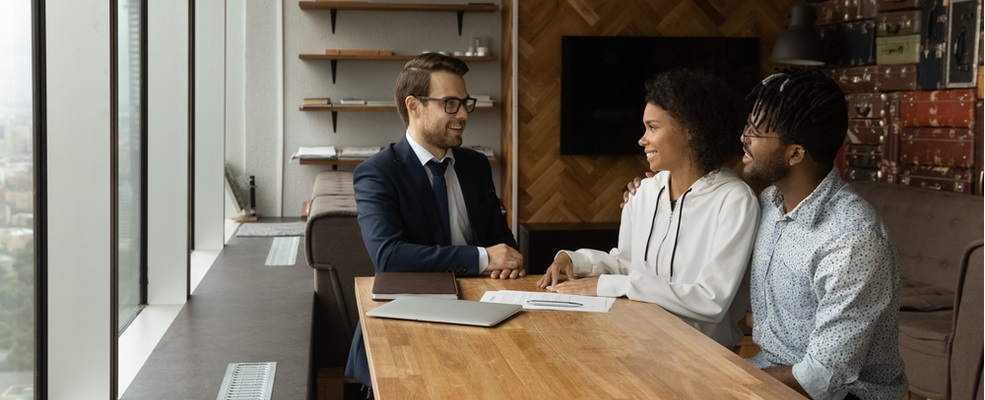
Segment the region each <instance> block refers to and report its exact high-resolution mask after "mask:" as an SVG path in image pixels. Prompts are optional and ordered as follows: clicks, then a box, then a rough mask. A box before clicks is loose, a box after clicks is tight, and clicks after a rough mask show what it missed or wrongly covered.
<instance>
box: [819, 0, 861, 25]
mask: <svg viewBox="0 0 985 400" xmlns="http://www.w3.org/2000/svg"><path fill="white" fill-rule="evenodd" d="M814 8H815V9H816V10H817V21H816V23H817V24H818V25H827V24H837V23H840V22H850V21H858V20H861V19H871V18H875V17H876V0H830V1H825V2H820V3H817V4H816V5H815V6H814Z"/></svg>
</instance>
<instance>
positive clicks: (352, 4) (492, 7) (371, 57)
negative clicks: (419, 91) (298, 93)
mask: <svg viewBox="0 0 985 400" xmlns="http://www.w3.org/2000/svg"><path fill="white" fill-rule="evenodd" d="M298 7H299V8H300V9H301V10H304V11H316V12H317V11H319V10H329V11H331V23H332V34H335V22H336V16H337V12H338V10H359V11H421V12H454V13H456V14H457V16H458V35H459V36H461V35H462V20H463V16H464V14H465V13H467V12H471V13H493V12H498V11H499V5H498V4H496V3H469V4H419V3H380V2H366V1H334V0H303V1H299V2H298ZM381 53H382V54H381ZM387 53H390V51H389V50H326V51H325V53H324V54H321V53H308V54H304V53H303V54H298V59H300V60H301V61H302V62H323V61H329V62H331V71H332V83H333V84H334V83H335V82H336V73H337V70H338V62H339V61H340V60H346V61H400V62H406V61H409V60H412V59H414V58H415V57H417V56H418V55H417V54H387ZM453 57H456V58H458V59H460V60H462V61H465V62H495V61H497V60H498V57H497V56H496V55H495V54H492V53H489V54H486V55H482V56H453ZM298 110H299V111H302V112H331V113H332V131H333V132H337V131H338V113H339V112H377V113H394V112H396V111H397V107H395V106H367V105H339V104H333V105H327V106H326V105H301V106H299V107H298ZM475 111H476V112H483V113H486V112H499V111H500V107H499V106H498V105H494V106H491V107H476V109H475ZM362 161H363V160H361V159H338V158H334V159H324V158H322V159H318V158H314V159H300V160H299V164H300V165H322V166H331V167H332V169H338V167H339V166H340V165H342V166H355V165H358V164H359V163H361V162H362ZM489 162H490V163H491V164H496V163H497V162H498V161H497V160H496V158H495V157H490V158H489Z"/></svg>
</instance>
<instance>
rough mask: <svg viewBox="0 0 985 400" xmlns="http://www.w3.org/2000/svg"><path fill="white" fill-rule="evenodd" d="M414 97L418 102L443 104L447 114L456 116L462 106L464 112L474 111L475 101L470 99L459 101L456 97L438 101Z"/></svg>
mask: <svg viewBox="0 0 985 400" xmlns="http://www.w3.org/2000/svg"><path fill="white" fill-rule="evenodd" d="M414 97H415V98H417V99H418V100H425V101H426V100H434V101H441V102H443V103H444V106H445V112H446V113H448V114H457V113H458V110H459V109H460V108H462V106H463V105H464V106H465V112H472V111H475V102H476V100H475V99H473V98H471V97H466V98H464V99H460V98H457V97H447V98H444V99H438V98H434V97H427V96H414Z"/></svg>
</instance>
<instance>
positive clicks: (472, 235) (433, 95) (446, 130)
mask: <svg viewBox="0 0 985 400" xmlns="http://www.w3.org/2000/svg"><path fill="white" fill-rule="evenodd" d="M466 72H468V67H467V66H466V65H465V63H464V62H462V61H461V60H459V59H457V58H452V57H448V56H443V55H439V54H435V53H428V54H424V55H421V56H419V57H417V58H415V59H413V60H411V61H409V62H408V63H407V64H406V65H405V66H404V70H403V71H402V72H401V73H400V76H399V77H398V78H397V84H396V90H395V96H396V103H397V110H398V112H399V114H400V117H401V118H402V119H403V121H404V124H405V125H406V127H407V132H406V133H405V135H404V138H403V139H402V140H400V141H399V142H396V143H392V144H390V145H389V146H387V147H386V148H384V149H383V151H381V152H380V153H379V154H377V155H375V156H373V157H371V158H370V159H368V160H366V161H365V162H363V163H361V164H359V166H357V167H356V170H355V172H354V174H353V186H354V188H355V193H356V205H357V208H358V220H359V227H360V229H361V230H362V235H363V241H364V242H365V243H366V250H368V251H369V256H370V258H371V259H372V260H373V265H374V266H375V267H376V270H377V271H454V272H455V273H456V274H457V275H479V274H484V273H489V275H490V277H493V278H502V279H507V278H517V277H521V276H524V275H525V271H524V270H523V268H522V267H523V256H521V255H520V253H519V252H518V251H517V250H516V241H515V240H514V239H513V233H512V232H511V231H510V229H509V227H507V225H506V220H505V218H504V216H503V212H502V205H501V203H500V200H499V197H498V196H497V195H496V189H495V187H494V186H493V182H492V170H491V168H490V167H489V161H488V160H487V158H486V157H485V156H484V155H482V154H481V153H479V152H476V151H473V150H470V149H463V148H461V145H462V134H463V132H464V131H465V126H466V124H467V123H468V117H469V115H468V113H470V112H472V110H474V109H475V99H473V98H470V97H469V96H468V92H467V91H466V89H465V79H464V78H463V75H465V73H466ZM346 376H349V377H352V378H355V379H356V380H358V381H359V382H360V383H362V384H364V385H366V386H369V385H370V384H371V383H370V376H369V368H368V364H367V361H366V353H365V348H364V347H363V341H362V331H361V327H358V326H357V328H356V332H355V336H354V338H353V342H352V348H351V349H350V352H349V362H348V365H346Z"/></svg>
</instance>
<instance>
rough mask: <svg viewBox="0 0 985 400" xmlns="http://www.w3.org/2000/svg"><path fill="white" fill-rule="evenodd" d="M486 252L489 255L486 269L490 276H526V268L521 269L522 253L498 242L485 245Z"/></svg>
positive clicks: (511, 277) (494, 277)
mask: <svg viewBox="0 0 985 400" xmlns="http://www.w3.org/2000/svg"><path fill="white" fill-rule="evenodd" d="M486 254H487V255H488V256H489V266H488V267H486V271H488V272H489V277H490V278H493V279H516V278H522V277H524V276H527V270H525V269H523V255H522V254H520V252H519V251H516V249H514V248H512V247H510V246H507V245H506V244H503V243H500V244H497V245H495V246H490V247H486Z"/></svg>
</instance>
